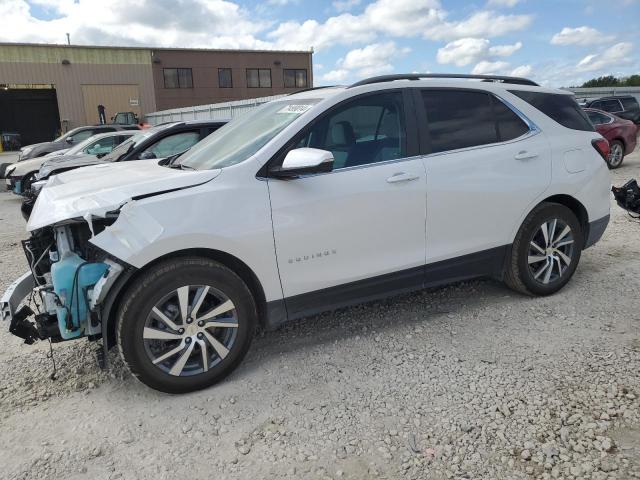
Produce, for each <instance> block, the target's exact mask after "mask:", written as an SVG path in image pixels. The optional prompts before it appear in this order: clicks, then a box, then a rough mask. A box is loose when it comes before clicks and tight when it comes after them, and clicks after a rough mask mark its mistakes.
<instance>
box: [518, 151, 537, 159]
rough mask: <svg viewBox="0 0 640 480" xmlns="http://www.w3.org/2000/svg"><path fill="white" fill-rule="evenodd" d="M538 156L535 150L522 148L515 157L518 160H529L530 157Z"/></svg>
mask: <svg viewBox="0 0 640 480" xmlns="http://www.w3.org/2000/svg"><path fill="white" fill-rule="evenodd" d="M537 156H538V154H537V153H535V152H527V151H526V150H522V151H520V152H518V153H516V155H515V157H513V158H515V159H516V160H529V159H530V158H536V157H537Z"/></svg>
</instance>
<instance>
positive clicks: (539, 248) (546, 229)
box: [527, 218, 575, 285]
mask: <svg viewBox="0 0 640 480" xmlns="http://www.w3.org/2000/svg"><path fill="white" fill-rule="evenodd" d="M574 245H575V240H574V237H573V231H572V230H571V227H570V226H569V225H567V224H566V223H565V222H564V221H563V220H561V219H558V218H554V219H551V220H547V221H545V222H544V223H543V224H542V225H541V226H540V227H539V228H538V229H537V230H536V231H535V233H534V234H533V237H532V238H531V240H530V241H529V252H528V258H527V263H528V265H529V272H530V273H531V276H532V278H533V279H534V280H536V281H538V282H540V283H542V284H544V285H548V284H550V283H553V282H555V281H556V280H558V279H560V278H561V277H562V276H563V275H564V274H565V272H566V271H567V270H568V269H569V265H571V262H572V259H573V253H574Z"/></svg>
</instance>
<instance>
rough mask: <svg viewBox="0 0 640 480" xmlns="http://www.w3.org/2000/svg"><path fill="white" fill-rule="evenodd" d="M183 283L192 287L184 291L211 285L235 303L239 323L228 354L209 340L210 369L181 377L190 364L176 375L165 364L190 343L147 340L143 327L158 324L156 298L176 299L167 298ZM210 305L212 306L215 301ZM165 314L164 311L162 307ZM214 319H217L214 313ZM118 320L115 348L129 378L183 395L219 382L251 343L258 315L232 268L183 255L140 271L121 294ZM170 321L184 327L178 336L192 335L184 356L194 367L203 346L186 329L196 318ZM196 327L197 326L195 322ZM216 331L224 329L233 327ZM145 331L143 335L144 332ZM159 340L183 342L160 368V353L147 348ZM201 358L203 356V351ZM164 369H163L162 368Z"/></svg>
mask: <svg viewBox="0 0 640 480" xmlns="http://www.w3.org/2000/svg"><path fill="white" fill-rule="evenodd" d="M185 285H186V286H192V287H188V288H187V292H194V290H193V289H195V288H202V287H203V286H207V287H210V288H211V290H210V291H215V292H218V293H219V294H221V295H224V296H225V297H226V298H227V299H228V301H230V302H232V304H233V306H234V309H233V312H234V313H233V317H234V320H236V322H237V323H236V325H237V327H236V328H234V329H233V330H234V333H233V335H234V336H233V339H234V341H233V343H232V345H229V348H228V353H226V356H223V355H222V354H219V351H218V349H217V348H213V347H212V345H213V344H212V343H210V342H207V346H208V348H210V349H211V352H212V355H213V356H214V357H215V356H217V357H218V358H217V359H216V361H217V363H214V364H213V366H211V368H209V369H208V370H207V367H204V368H202V370H203V371H202V372H200V373H191V374H188V373H189V372H185V373H184V376H182V375H183V373H182V372H183V371H184V370H183V368H188V366H189V364H190V363H188V364H187V365H186V366H185V365H183V367H180V372H179V373H178V375H180V376H176V374H175V373H174V374H171V373H170V372H168V371H167V370H166V368H165V367H164V366H163V364H164V363H166V362H170V361H172V360H171V359H172V358H175V357H178V359H179V358H181V357H182V356H183V352H187V351H188V348H187V347H188V345H189V344H185V343H184V341H186V339H184V340H182V342H183V343H180V342H181V341H178V340H149V339H148V338H146V337H147V333H146V332H147V331H148V329H146V328H145V327H146V326H149V325H150V324H149V321H152V322H156V323H160V322H158V321H157V320H153V318H154V315H155V314H152V313H151V312H152V309H153V308H154V307H156V308H158V307H157V305H158V302H162V301H163V299H164V298H176V299H177V297H171V295H172V292H177V291H178V289H180V288H181V287H182V288H184V286H185ZM194 286H200V287H194ZM190 289H191V290H190ZM207 290H208V289H207ZM198 292H202V290H198ZM205 293H206V291H205ZM197 294H198V293H197V292H196V293H194V294H193V295H194V296H193V297H192V296H191V295H192V293H189V294H188V299H189V302H188V303H189V305H190V307H189V312H190V313H189V314H188V316H189V317H190V316H191V315H192V311H193V310H196V308H197V307H195V306H194V303H195V304H197V303H198V302H197V300H196V298H197V297H196V295H197ZM203 296H205V295H203ZM221 302H222V301H221ZM167 305H168V304H167ZM211 305H212V306H213V307H215V306H216V304H211ZM203 306H204V305H203ZM207 311H209V310H207ZM163 313H165V314H166V311H165V312H163ZM196 314H197V312H196ZM196 314H193V317H196ZM167 316H168V315H167ZM156 318H159V317H156ZM212 318H213V319H214V320H216V319H217V318H218V317H212ZM150 319H151V320H150ZM117 320H118V323H117V329H116V338H117V343H118V348H119V350H120V354H121V356H122V358H123V360H124V363H125V364H126V365H127V368H128V369H129V371H130V372H131V373H132V374H133V376H135V377H136V378H137V379H138V380H140V381H141V382H142V383H144V384H145V385H147V386H149V387H151V388H153V389H156V390H160V391H162V392H166V393H186V392H191V391H195V390H200V389H203V388H207V387H209V386H211V385H213V384H215V383H217V382H219V381H220V380H222V379H224V378H225V377H226V376H227V375H229V374H230V373H231V372H232V371H233V370H234V369H235V368H236V367H237V366H238V365H239V364H240V362H241V361H242V360H243V358H244V356H245V355H246V353H247V351H248V350H249V346H250V345H251V341H252V339H253V335H254V331H255V327H256V325H257V321H258V313H257V309H256V304H255V301H254V299H253V296H252V295H251V292H250V291H249V289H248V288H247V286H246V285H245V283H244V282H243V281H242V279H240V277H238V275H236V274H235V273H234V272H233V271H231V270H229V269H228V268H227V267H225V266H224V265H222V264H220V263H218V262H215V261H213V260H209V259H206V258H199V257H181V258H175V259H170V260H167V261H164V262H162V263H160V264H158V265H156V266H154V267H152V268H150V269H149V270H148V271H146V272H144V273H142V275H141V276H140V277H138V278H137V279H136V280H135V282H134V285H132V286H131V287H130V288H129V289H128V290H127V291H126V292H125V293H124V296H123V297H122V302H121V307H120V309H119V312H118V319H117ZM173 320H175V323H176V325H178V326H181V327H186V332H185V328H181V330H182V332H180V333H181V335H182V336H185V335H194V336H192V337H190V338H192V339H193V340H190V341H189V342H190V343H193V346H191V348H192V350H190V352H191V353H190V355H187V354H186V353H184V356H186V357H187V358H188V360H187V362H191V363H193V364H194V365H196V364H197V362H200V364H203V363H204V360H203V359H202V357H197V355H199V354H200V353H203V352H202V350H201V349H200V348H201V347H199V345H200V343H199V342H200V340H196V337H195V334H194V332H192V331H191V330H189V329H190V328H192V329H194V328H196V322H193V320H192V322H193V323H192V324H191V325H186V322H184V321H182V320H181V315H180V314H178V315H177V316H175V317H174V318H173ZM179 320H180V321H179ZM189 320H190V318H189ZM201 323H203V322H201ZM198 325H200V324H199V323H198ZM160 328H163V326H162V325H160ZM209 328H212V327H209ZM215 330H221V331H223V332H226V331H229V330H231V329H215ZM166 331H167V332H170V334H171V335H174V333H175V331H174V330H171V329H166ZM143 332H145V333H144V334H143ZM171 332H173V333H171ZM197 335H198V338H203V340H202V341H205V342H206V338H205V337H203V334H202V333H198V334H197ZM222 335H225V333H222ZM216 340H217V338H216ZM154 342H156V343H154ZM157 342H176V343H174V344H173V345H177V346H178V348H179V347H180V346H181V345H182V346H183V347H184V350H182V351H180V352H178V353H177V354H175V355H174V356H172V357H169V359H168V360H166V361H165V362H162V363H160V364H158V365H160V366H158V365H156V364H154V363H153V360H155V361H158V357H155V358H153V360H152V357H154V355H153V353H152V352H151V350H150V347H149V345H150V343H151V344H153V345H158V343H157ZM196 344H197V345H196ZM159 345H160V346H162V345H163V344H162V343H160V344H159ZM167 348H169V347H167ZM196 349H198V350H196ZM204 350H205V352H206V351H207V349H206V348H205V349H204ZM161 356H162V355H160V356H159V357H161ZM203 356H205V355H204V354H203ZM176 363H179V361H178V360H176ZM174 366H175V364H174ZM163 368H165V369H164V370H163Z"/></svg>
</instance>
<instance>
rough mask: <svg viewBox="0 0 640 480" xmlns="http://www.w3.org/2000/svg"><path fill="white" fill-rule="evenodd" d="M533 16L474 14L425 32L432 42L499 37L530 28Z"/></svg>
mask: <svg viewBox="0 0 640 480" xmlns="http://www.w3.org/2000/svg"><path fill="white" fill-rule="evenodd" d="M532 21H533V16H532V15H498V14H496V13H495V12H492V11H481V12H477V13H474V14H473V15H471V16H470V17H469V18H467V19H465V20H462V21H460V22H442V23H440V24H437V25H435V26H434V27H432V28H430V29H427V30H426V31H425V32H424V35H423V36H424V37H425V38H429V39H431V40H449V39H455V38H465V37H483V38H492V37H499V36H501V35H504V34H506V33H510V32H517V31H519V30H522V29H523V28H526V27H528V26H529V25H530V24H531V22H532Z"/></svg>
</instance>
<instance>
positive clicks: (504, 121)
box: [492, 97, 529, 142]
mask: <svg viewBox="0 0 640 480" xmlns="http://www.w3.org/2000/svg"><path fill="white" fill-rule="evenodd" d="M492 98H493V113H494V115H495V118H496V121H497V123H498V136H499V138H500V141H502V142H504V141H507V140H513V139H514V138H518V137H520V136H522V135H524V134H525V133H527V132H528V131H529V127H528V126H527V124H526V123H524V121H523V120H522V119H521V118H520V117H519V116H518V115H516V113H515V112H514V111H513V110H511V109H510V108H509V107H507V106H506V105H505V104H504V103H503V102H502V101H500V100H499V99H497V98H495V97H492Z"/></svg>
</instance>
